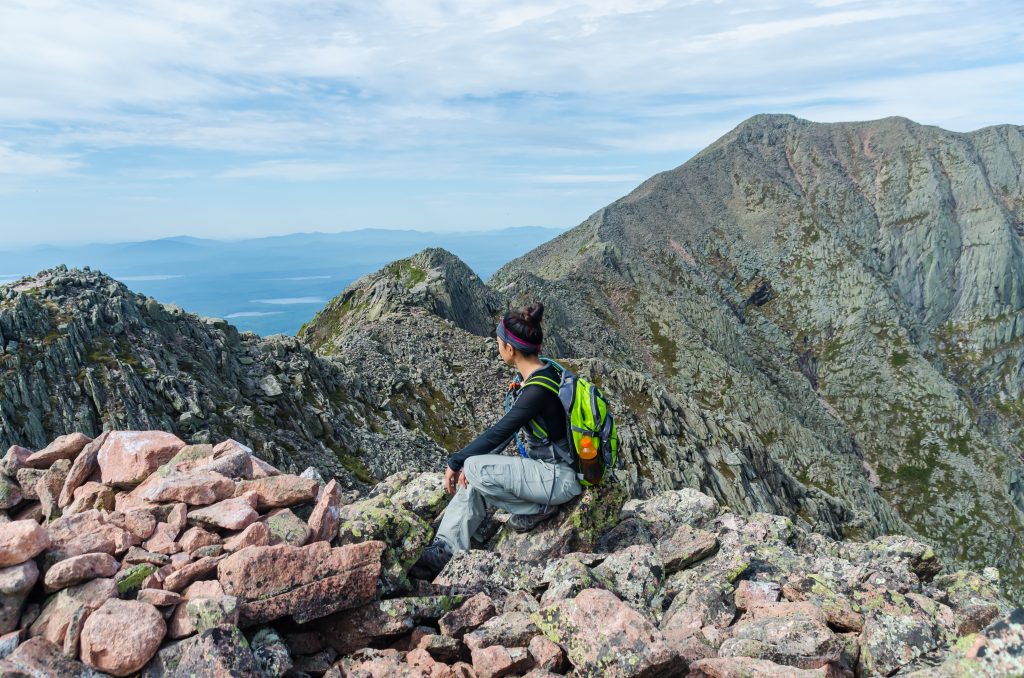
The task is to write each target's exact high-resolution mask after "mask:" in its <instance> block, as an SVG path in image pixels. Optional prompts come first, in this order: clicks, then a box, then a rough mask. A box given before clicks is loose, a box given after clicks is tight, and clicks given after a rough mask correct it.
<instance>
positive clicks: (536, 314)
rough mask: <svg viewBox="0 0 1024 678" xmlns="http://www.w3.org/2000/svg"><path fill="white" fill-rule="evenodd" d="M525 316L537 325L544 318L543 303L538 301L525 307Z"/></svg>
mask: <svg viewBox="0 0 1024 678" xmlns="http://www.w3.org/2000/svg"><path fill="white" fill-rule="evenodd" d="M526 316H527V317H528V318H529V319H530V322H531V323H535V324H537V325H539V324H540V322H541V320H543V319H544V304H542V303H540V302H539V301H538V302H537V303H536V304H533V305H532V306H530V307H528V308H527V309H526Z"/></svg>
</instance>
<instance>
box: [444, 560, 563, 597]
mask: <svg viewBox="0 0 1024 678" xmlns="http://www.w3.org/2000/svg"><path fill="white" fill-rule="evenodd" d="M543 571H544V570H543V568H541V567H540V566H539V565H537V564H536V563H519V562H514V561H512V560H510V559H509V558H504V557H502V556H500V555H499V554H497V553H494V552H492V551H483V550H479V549H471V550H469V551H459V552H458V553H456V554H454V555H453V556H452V559H451V560H449V561H448V564H447V565H445V568H444V569H443V570H441V573H440V574H438V575H437V577H435V578H434V584H435V585H436V586H444V587H448V588H451V589H453V590H457V591H458V592H459V593H466V594H473V593H480V592H481V591H482V592H485V593H487V594H488V595H491V596H496V595H499V594H500V593H502V592H504V591H534V590H537V589H539V588H541V580H542V576H543Z"/></svg>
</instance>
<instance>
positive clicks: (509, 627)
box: [463, 610, 540, 650]
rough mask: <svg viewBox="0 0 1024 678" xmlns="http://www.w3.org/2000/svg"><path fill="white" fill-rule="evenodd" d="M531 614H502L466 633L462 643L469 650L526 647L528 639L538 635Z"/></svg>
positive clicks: (518, 612) (523, 612) (509, 612)
mask: <svg viewBox="0 0 1024 678" xmlns="http://www.w3.org/2000/svg"><path fill="white" fill-rule="evenodd" d="M533 614H534V613H533V612H525V611H522V610H509V611H508V612H503V613H501V614H499V615H497V616H495V617H491V618H490V619H488V620H487V621H485V622H484V623H483V624H481V625H480V626H479V627H477V628H476V629H475V630H473V631H470V632H469V633H467V634H466V635H465V636H463V642H464V643H465V645H466V647H468V648H469V649H470V650H474V649H479V648H483V647H490V646H491V645H502V646H504V647H526V645H527V644H529V642H530V639H531V638H533V637H534V636H536V635H537V634H538V633H540V629H539V628H538V627H537V624H536V620H535V619H534V617H533Z"/></svg>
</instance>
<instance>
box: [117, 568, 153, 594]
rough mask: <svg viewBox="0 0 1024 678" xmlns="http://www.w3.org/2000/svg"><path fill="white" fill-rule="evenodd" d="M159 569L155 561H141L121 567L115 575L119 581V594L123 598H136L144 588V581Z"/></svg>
mask: <svg viewBox="0 0 1024 678" xmlns="http://www.w3.org/2000/svg"><path fill="white" fill-rule="evenodd" d="M157 569H158V567H157V565H154V564H153V563H139V564H138V565H132V566H130V567H125V568H123V569H121V571H119V572H118V573H117V574H116V575H115V576H114V581H115V582H116V583H117V594H118V595H119V596H120V597H121V598H134V597H135V594H136V593H138V591H139V589H141V588H142V583H143V582H144V581H146V579H147V578H148V577H149V576H150V575H152V574H153V573H154V572H156V571H157Z"/></svg>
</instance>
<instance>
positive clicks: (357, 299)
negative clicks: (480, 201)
mask: <svg viewBox="0 0 1024 678" xmlns="http://www.w3.org/2000/svg"><path fill="white" fill-rule="evenodd" d="M411 308H422V309H425V310H428V311H430V312H431V313H434V314H435V315H437V316H439V317H441V318H444V319H446V320H449V321H451V322H452V323H454V324H455V325H456V326H457V327H460V328H462V329H464V330H466V331H467V332H470V333H472V334H476V335H479V336H487V335H489V334H490V332H491V331H492V330H493V323H494V318H495V317H496V315H497V313H498V312H499V311H500V310H501V309H502V300H501V298H500V296H499V295H498V294H496V293H495V292H494V291H493V290H491V289H490V288H488V287H487V286H486V285H485V284H484V283H483V281H481V280H480V278H479V276H477V275H476V273H474V272H473V270H472V269H470V268H469V266H467V265H466V264H465V262H463V261H462V260H461V259H459V258H458V257H457V256H455V255H454V254H452V253H451V252H449V251H447V250H445V249H441V248H437V247H434V248H428V249H425V250H422V251H420V252H417V253H416V254H414V255H412V256H411V257H407V258H405V259H399V260H398V261H394V262H392V263H390V264H388V265H387V266H385V267H384V268H382V269H380V270H379V271H377V272H375V273H371V274H370V275H366V276H363V277H362V278H360V279H359V280H356V281H355V282H353V283H352V284H351V285H349V286H348V287H347V288H345V290H344V291H342V293H341V294H339V295H338V296H337V297H335V298H334V299H332V300H331V301H330V302H329V303H328V304H327V306H325V307H324V308H323V310H321V311H320V312H319V313H317V314H316V316H315V317H314V318H313V320H311V321H310V322H309V323H307V324H306V325H304V326H303V327H302V329H301V330H300V331H299V336H300V337H301V338H302V340H303V341H304V342H306V344H308V345H309V346H311V347H313V348H314V349H315V350H320V351H322V352H323V351H325V350H326V351H327V352H330V351H329V349H328V348H326V347H325V345H326V344H330V343H336V342H338V341H340V340H341V338H343V336H344V335H345V334H346V332H347V330H348V329H349V328H352V327H357V326H359V325H362V324H365V323H367V322H372V321H375V320H378V319H380V318H382V317H384V316H386V315H390V314H395V313H407V312H408V310H409V309H411Z"/></svg>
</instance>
